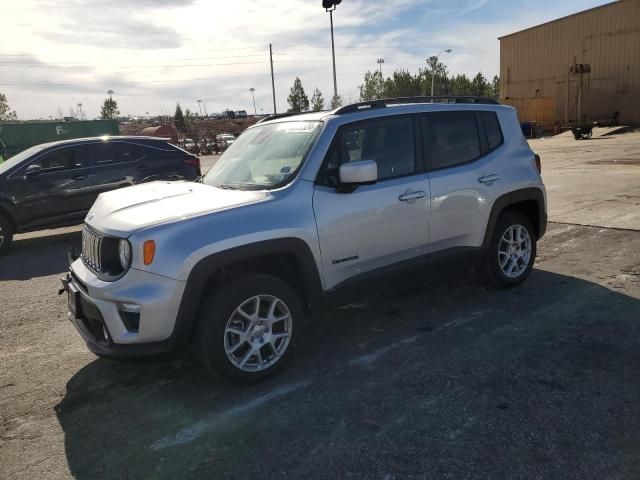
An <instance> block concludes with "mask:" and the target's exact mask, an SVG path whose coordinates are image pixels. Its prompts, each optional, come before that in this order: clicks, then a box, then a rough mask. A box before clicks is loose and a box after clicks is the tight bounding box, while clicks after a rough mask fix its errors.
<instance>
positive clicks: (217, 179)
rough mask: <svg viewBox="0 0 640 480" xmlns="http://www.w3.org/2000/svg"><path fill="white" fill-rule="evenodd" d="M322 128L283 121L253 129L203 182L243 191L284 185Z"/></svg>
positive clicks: (240, 139) (232, 146) (309, 123)
mask: <svg viewBox="0 0 640 480" xmlns="http://www.w3.org/2000/svg"><path fill="white" fill-rule="evenodd" d="M321 126H322V123H321V122H282V123H271V124H265V125H258V126H256V127H253V128H250V129H249V130H247V131H246V132H244V133H243V134H242V135H240V137H238V139H237V140H236V141H235V142H234V143H233V145H231V146H230V147H229V149H228V150H227V151H226V152H225V153H224V154H223V155H222V157H220V159H219V160H218V161H217V162H216V164H215V165H214V166H213V167H212V168H211V170H209V172H208V173H207V174H206V175H205V177H204V180H203V182H204V183H206V184H207V185H213V186H215V187H221V188H235V189H241V190H242V189H246V190H258V189H270V188H276V187H279V186H282V185H284V184H286V183H287V182H288V181H290V180H291V178H293V175H295V174H296V172H297V171H298V169H299V168H300V166H301V165H302V162H303V160H304V158H305V156H306V155H307V152H309V149H310V148H311V146H312V145H313V143H314V142H315V140H316V138H317V137H318V134H319V133H320V129H321Z"/></svg>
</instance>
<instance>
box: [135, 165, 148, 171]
mask: <svg viewBox="0 0 640 480" xmlns="http://www.w3.org/2000/svg"><path fill="white" fill-rule="evenodd" d="M136 170H140V171H141V172H144V171H145V170H149V167H147V166H146V165H140V166H139V167H136Z"/></svg>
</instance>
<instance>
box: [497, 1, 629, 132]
mask: <svg viewBox="0 0 640 480" xmlns="http://www.w3.org/2000/svg"><path fill="white" fill-rule="evenodd" d="M574 63H578V64H589V65H590V66H591V73H589V74H583V75H582V76H581V75H579V74H577V75H576V74H570V73H569V69H570V67H571V66H572V65H573V64H574ZM581 77H582V79H581ZM500 82H501V85H500V98H501V101H503V102H504V103H507V104H513V105H514V106H516V107H517V106H521V105H525V104H527V105H536V108H535V109H526V108H525V109H522V110H519V115H520V120H521V121H532V120H535V121H537V122H538V123H539V124H546V125H549V123H554V122H555V121H559V122H561V123H565V121H566V120H568V121H569V122H571V121H576V119H577V118H578V112H579V111H580V119H579V122H580V123H582V122H588V121H593V120H599V119H605V118H610V117H612V116H613V115H614V112H616V111H617V112H619V121H620V123H640V0H620V1H618V2H614V3H612V4H608V5H604V6H602V7H597V8H594V9H592V10H587V11H585V12H580V13H577V14H575V15H571V16H569V17H565V18H561V19H558V20H555V21H553V22H550V23H546V24H543V25H539V26H537V27H533V28H530V29H527V30H523V31H521V32H517V33H514V34H511V35H507V36H505V37H501V38H500ZM581 84H582V88H580V85H581ZM580 97H581V102H579V98H580ZM536 98H544V99H545V100H544V101H541V102H535V101H534V102H532V101H531V99H536ZM549 99H552V100H549ZM580 104H581V105H580ZM541 105H544V106H545V107H544V108H541V107H540V106H541ZM521 108H522V107H521Z"/></svg>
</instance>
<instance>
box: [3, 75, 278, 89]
mask: <svg viewBox="0 0 640 480" xmlns="http://www.w3.org/2000/svg"><path fill="white" fill-rule="evenodd" d="M268 76H270V75H265V74H256V75H232V76H225V77H208V78H186V79H177V80H146V81H142V82H122V81H111V80H107V81H104V82H81V81H79V82H32V83H24V82H20V83H0V86H25V87H26V86H38V87H54V86H78V85H126V86H135V85H144V84H157V83H188V82H209V81H211V80H224V79H230V78H259V77H268Z"/></svg>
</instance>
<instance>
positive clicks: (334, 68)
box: [329, 5, 338, 99]
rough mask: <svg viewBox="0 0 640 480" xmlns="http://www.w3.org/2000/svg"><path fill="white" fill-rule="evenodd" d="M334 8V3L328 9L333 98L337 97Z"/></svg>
mask: <svg viewBox="0 0 640 480" xmlns="http://www.w3.org/2000/svg"><path fill="white" fill-rule="evenodd" d="M335 9H336V7H335V5H334V6H333V8H332V9H331V10H329V19H330V21H331V58H332V59H333V98H334V99H336V98H338V80H337V77H336V49H335V45H334V43H333V11H334V10H335Z"/></svg>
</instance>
